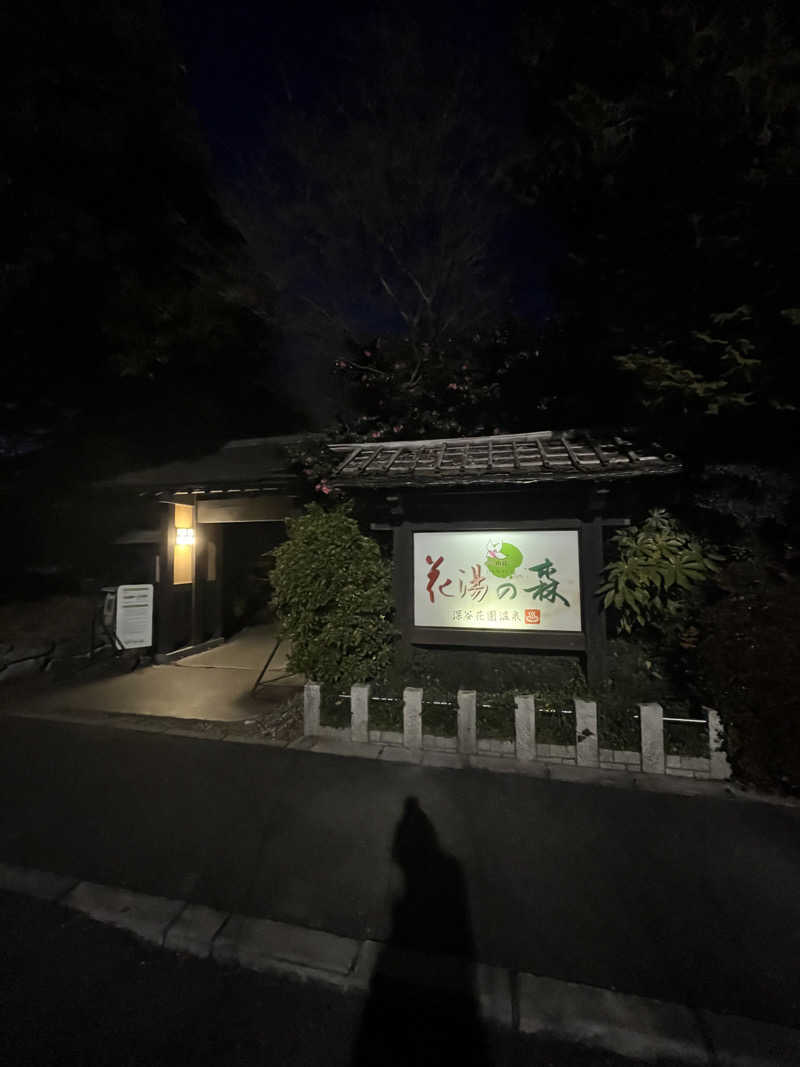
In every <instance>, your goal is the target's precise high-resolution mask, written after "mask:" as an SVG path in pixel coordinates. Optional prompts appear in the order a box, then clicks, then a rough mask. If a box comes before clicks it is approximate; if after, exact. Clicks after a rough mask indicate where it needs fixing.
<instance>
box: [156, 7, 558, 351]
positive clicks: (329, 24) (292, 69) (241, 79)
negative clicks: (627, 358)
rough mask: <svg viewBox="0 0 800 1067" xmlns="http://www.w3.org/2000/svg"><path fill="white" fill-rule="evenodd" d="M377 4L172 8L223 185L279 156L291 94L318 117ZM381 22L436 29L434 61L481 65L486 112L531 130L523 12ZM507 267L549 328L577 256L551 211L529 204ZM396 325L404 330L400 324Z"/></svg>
mask: <svg viewBox="0 0 800 1067" xmlns="http://www.w3.org/2000/svg"><path fill="white" fill-rule="evenodd" d="M374 10H375V9H374V5H362V10H361V12H360V13H359V11H358V5H353V6H350V5H348V8H347V13H346V14H343V13H342V11H341V9H338V8H337V6H336V5H319V6H314V5H307V4H304V5H274V6H273V5H271V4H266V3H258V2H257V0H250V2H249V3H248V2H234V3H229V4H225V5H224V6H223V5H199V4H194V3H191V2H190V0H165V14H166V19H167V23H168V26H169V29H170V33H171V36H172V41H173V43H174V47H175V50H176V52H177V53H178V55H179V56H180V57H181V59H182V60H183V64H184V66H185V68H186V79H187V86H188V96H189V99H190V101H191V103H192V105H193V107H194V108H195V110H196V112H197V115H198V118H199V121H200V124H201V127H202V130H203V133H204V135H205V137H206V140H207V143H208V145H209V148H210V149H211V153H212V156H213V164H214V171H215V175H216V178H217V181H218V182H219V183H220V185H221V186H223V187H224V186H226V185H228V184H230V183H231V182H235V181H237V180H239V179H241V178H242V177H243V174H244V175H245V180H246V171H247V163H248V161H249V160H251V159H252V158H253V157H254V156H258V155H259V154H261V153H265V152H266V153H268V152H269V148H270V128H269V122H268V117H267V114H268V110H269V107H270V105H271V104H273V103H274V102H275V101H276V100H282V99H285V97H286V94H287V92H289V93H291V95H292V96H293V97H294V98H296V99H298V100H300V101H301V102H303V103H304V104H305V105H306V106H308V107H309V108H311V109H312V110H313V108H314V107H315V106H316V105H318V104H319V103H320V101H322V100H324V95H325V92H326V90H327V89H328V88H329V86H330V85H331V83H332V82H334V81H335V80H336V79H337V77H339V76H340V75H341V72H342V68H343V63H342V56H341V53H340V52H339V45H338V43H337V42H338V39H339V35H340V34H341V32H342V31H343V30H344V31H345V32H349V33H352V34H353V35H354V36H356V37H357V35H358V33H359V31H360V28H361V27H365V26H366V24H367V19H368V14H367V13H369V12H370V11H374ZM381 12H382V13H385V14H386V16H387V17H390V18H391V17H393V18H395V19H396V20H397V25H400V26H402V25H404V24H408V23H411V24H414V25H417V26H420V27H424V36H425V39H426V40H427V41H428V42H431V43H432V48H433V56H434V60H433V61H434V63H435V62H436V60H435V56H436V50H437V49H438V48H441V62H442V63H448V62H453V61H454V60H457V58H458V57H460V56H465V57H469V58H470V59H471V60H472V61H475V60H477V61H478V62H479V63H480V64H481V69H482V72H483V73H482V78H483V94H482V95H483V104H484V109H485V111H484V113H485V115H486V117H487V119H488V120H489V121H490V122H493V123H496V124H498V125H500V126H503V125H505V126H506V127H507V129H508V131H509V138H511V137H513V136H514V132H513V131H515V130H517V129H519V126H520V125H521V124H523V123H524V121H525V113H526V108H527V98H526V88H525V83H524V79H523V78H522V77H521V76H520V72H519V71H515V70H514V68H513V64H512V63H511V62H510V61H509V59H510V57H512V56H513V54H514V47H515V41H514V35H515V32H516V30H517V27H518V21H517V20H518V16H519V5H518V4H505V5H504V4H483V3H477V4H437V5H434V6H433V7H431V6H430V5H422V4H418V5H416V6H415V5H413V4H410V5H409V4H402V5H397V4H388V5H381ZM495 251H496V255H497V260H498V264H500V263H501V262H502V263H503V264H505V265H506V267H509V266H510V267H511V270H512V273H513V276H514V282H513V283H512V288H511V299H512V306H511V307H510V308H509V310H511V311H513V312H515V313H517V314H520V315H525V316H528V315H530V316H533V317H534V318H536V319H540V318H541V317H542V316H544V315H546V314H548V313H549V312H551V311H552V307H553V304H552V300H551V296H550V293H549V291H548V288H549V287H548V281H547V279H548V273H549V270H550V268H551V266H552V265H553V264H554V263H557V262H560V261H561V260H562V259H563V257H564V255H565V248H564V243H563V241H562V239H561V236H560V234H559V233H558V231H557V229H556V227H554V226H553V225H552V223H551V222H550V220H549V219H548V218H547V216H546V215H544V214H543V213H542V212H541V211H538V210H536V209H533V208H523V207H522V206H521V205H517V206H516V208H515V211H514V214H513V217H512V218H511V219H510V220H509V221H508V223H507V224H506V225H504V226H503V227H502V229H501V230H500V231H499V232H498V234H497V243H496V250H495ZM357 310H358V313H359V314H360V315H361V316H362V317H363V321H364V324H365V327H366V328H367V329H376V330H380V329H381V328H386V326H387V323H386V322H385V321H383V320H380V319H379V320H376V319H375V310H374V308H370V307H369V306H364V307H363V308H361V309H357ZM388 325H392V324H391V323H390V324H388Z"/></svg>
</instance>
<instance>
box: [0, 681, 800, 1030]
mask: <svg viewBox="0 0 800 1067" xmlns="http://www.w3.org/2000/svg"><path fill="white" fill-rule="evenodd" d="M175 669H176V670H177V669H178V668H175ZM409 797H416V798H417V800H418V804H419V808H420V810H421V811H422V812H423V813H424V815H425V818H426V820H428V821H429V823H430V826H431V830H432V833H433V834H434V835H435V841H436V842H437V846H436V855H437V856H440V855H443V856H444V857H445V860H443V861H442V862H441V863H439V864H438V865H437V866H436V867H432V866H431V865H430V864H429V863H428V862H427V860H426V851H425V848H421V847H418V842H417V843H414V842H413V841H412V843H411V846H410V851H409V850H408V849H406V851H405V852H403V849H402V845H401V846H400V849H401V850H400V851H398V829H399V827H400V826H401V824H402V819H403V813H404V811H405V810H407V801H408V798H409ZM799 831H800V811H798V810H797V809H795V808H789V807H786V808H782V807H774V806H768V805H763V804H754V803H748V802H746V801H741V800H737V799H734V798H732V797H728V798H726V799H721V798H712V797H705V796H704V797H691V798H690V797H683V796H674V795H669V794H662V793H649V792H648V793H645V792H642V793H637V791H636V790H634V789H628V790H625V791H623V790H617V789H604V788H602V787H598V786H589V785H579V784H576V783H571V782H563V781H555V780H544V779H540V778H535V777H531V778H529V777H521V776H516V775H497V774H488V773H485V772H481V771H478V770H471V769H467V770H460V771H449V770H446V769H438V768H434V767H425V766H416V765H413V766H412V765H403V764H393V763H385V762H383V761H379V760H357V759H343V758H341V757H338V756H334V755H324V754H321V753H315V752H314V753H312V752H305V751H302V750H301V749H281V748H274V747H263V746H252V745H231V744H218V743H215V742H212V741H200V740H192V739H188V738H184V737H174V736H168V735H158V734H150V733H148V734H145V733H138V732H132V731H118V730H111V729H108V728H101V727H92V726H80V725H74V724H62V723H51V722H44V721H36V720H31V719H18V718H12V717H7V718H4V719H2V720H0V860H2V861H4V862H6V863H11V864H16V865H20V866H24V867H34V868H39V869H42V870H47V871H53V872H56V873H62V874H67V875H70V876H72V877H75V878H80V879H82V880H86V881H91V882H95V883H101V884H106V885H111V886H121V887H127V888H130V889H133V890H137V891H139V892H143V893H149V894H152V895H155V896H161V897H168V898H171V899H174V900H185V901H189V902H190V903H192V904H203V905H208V906H209V907H212V908H215V909H217V910H219V911H221V912H225V913H236V914H239V915H246V916H254V917H267V918H270V919H273V920H276V921H279V922H285V923H292V924H297V925H300V926H304V927H311V928H315V929H319V930H325V931H329V932H331V933H333V934H336V935H339V936H341V937H346V938H352V939H355V940H358V941H367V940H369V941H379V942H386V941H391V940H395V943H396V936H395V935H396V931H397V928H398V915H397V911H396V907H395V904H396V901H397V899H398V897H399V896H400V894H401V892H402V888H403V884H404V883H403V876H402V874H401V870H400V867H401V866H403V864H402V863H401V859H402V858H403V856H404V857H405V859H404V861H403V862H404V863H405V864H406V866H407V865H408V862H409V857H410V862H411V863H412V864H414V863H415V862H416V861H415V857H417V860H418V861H419V862H416V866H417V868H418V874H419V875H420V877H419V878H418V879H417V884H418V885H419V886H420V894H421V895H420V897H419V899H418V902H417V907H416V908H415V910H414V915H415V916H416V918H415V921H414V922H413V923H411V924H410V925H409V924H408V923H406V924H405V926H404V931H405V932H404V934H403V944H404V946H405V947H408V948H412V949H424V950H425V951H428V952H440V953H441V952H447V951H449V945H450V941H449V940H448V939H450V938H452V937H453V936H457V937H462V938H465V939H466V940H463V941H462V942H461V943H464V944H467V943H468V944H469V946H470V947H469V951H470V954H472V955H473V956H474V958H475V959H477V960H480V961H482V962H483V963H485V964H488V965H493V966H498V967H502V968H507V969H508V970H510V971H514V972H528V973H530V974H535V975H542V976H548V977H551V978H556V979H560V980H563V981H569V982H573V983H581V984H585V985H590V986H596V987H600V988H603V989H609V990H614V991H617V992H622V993H628V994H636V995H639V996H644V997H649V998H655V999H659V1000H664V1001H671V1002H674V1003H678V1004H688V1005H691V1006H692V1007H695V1008H702V1009H705V1010H709V1011H712V1012H715V1013H720V1014H724V1015H737V1016H744V1017H749V1018H752V1019H760V1020H764V1021H768V1022H773V1023H777V1024H780V1025H783V1026H789V1027H798V1026H800V969H798V968H797V960H798V958H800V892H798V888H799V887H800V832H799ZM406 844H408V842H406ZM426 872H427V874H426ZM437 872H438V873H437ZM448 887H449V888H448ZM454 887H455V888H454ZM456 889H457V891H458V892H457V898H456V897H453V892H455V890H456ZM448 901H451V902H453V903H454V904H456V903H458V908H457V909H456V911H457V914H459V915H462V916H464V920H463V922H461V925H460V927H459V930H460V932H457V933H456V934H454V933H453V927H452V923H450V924H448V923H442V922H440V921H439V918H440V917H441V915H442V914H449V912H448V911H447V903H448ZM459 902H460V903H459ZM402 925H403V924H401V926H402ZM465 931H466V933H465Z"/></svg>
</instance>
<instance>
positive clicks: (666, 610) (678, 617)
mask: <svg viewBox="0 0 800 1067" xmlns="http://www.w3.org/2000/svg"><path fill="white" fill-rule="evenodd" d="M612 541H613V542H615V543H616V545H617V548H618V552H619V556H618V558H617V559H616V560H613V561H612V562H611V563H609V564H607V566H606V567H605V573H606V575H607V576H608V580H607V581H605V582H603V584H602V585H601V586H600V587H599V588H598V589H597V591H596V592H597V595H602V596H603V607H604V608H608V607H609V605H613V606H614V607H615V608H616V609H617V611H618V612H619V629H620V631H622V632H623V633H626V634H630V633H631V632H632V631H633V630H634V629H635V628H636V627H637V626H638V627H645V626H649V627H651V628H652V629H655V630H657V631H660V632H662V633H664V634H673V633H675V632H683V634H684V639H685V640H686V641H691V640H693V637H692V636H691V635H690V633H689V631H688V630H687V628H686V615H687V608H688V607H689V602H690V597H691V594H692V592H693V591H695V590H696V589H697V588H698V587H699V586H701V585H702V584H703V583H705V582H707V581H708V580H709V579H710V578H711V577H712V576H713V575H714V574H715V573H716V571H717V570H718V567H717V563H718V562H719V561H720V560H721V559H722V557H721V556H720V555H719V554H718V553H716V552H714V551H713V550H712V549H711V548H710V547H709V546H708V545H705V544H704V543H703V542H702V541H700V540H699V539H698V538H696V537H694V536H693V535H692V534H691V533H689V532H688V531H687V530H685V529H684V528H683V527H682V526H681V525H680V524H679V523H678V522H677V521H676V520H675V519H674V518H672V517H671V516H670V515H668V514H667V512H665V511H662V510H659V509H654V510H653V511H651V512H650V514H649V515H648V517H647V519H646V520H645V522H644V523H642V525H641V526H631V527H626V528H623V529H622V530H621V531H620V532H619V533H617V534H616V535H615V536H614V537H613V538H612Z"/></svg>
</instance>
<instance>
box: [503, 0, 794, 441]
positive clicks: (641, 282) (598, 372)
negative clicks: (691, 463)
mask: <svg viewBox="0 0 800 1067" xmlns="http://www.w3.org/2000/svg"><path fill="white" fill-rule="evenodd" d="M790 13H791V5H789V4H788V3H786V2H784V0H773V2H770V3H766V4H764V5H755V4H751V3H743V2H737V3H720V2H718V0H717V2H712V3H704V2H701V0H680V2H678V3H656V4H647V5H642V4H637V3H634V2H632V0H630V2H629V0H621V2H611V0H603V2H598V3H596V4H593V5H591V6H589V7H588V8H587V7H586V6H585V5H583V4H580V5H576V4H570V3H567V4H566V5H565V4H558V5H550V6H549V8H548V7H545V8H544V9H542V8H537V11H536V14H535V16H534V15H533V14H531V16H530V17H529V18H528V19H527V20H526V21H525V23H524V32H523V33H522V34H521V37H520V49H519V51H520V56H521V59H522V62H523V63H524V65H525V67H526V69H527V71H528V76H529V79H530V114H529V129H530V138H529V141H528V144H527V146H526V147H525V148H524V149H523V150H522V151H520V152H519V153H518V154H517V155H516V157H515V158H514V159H513V160H512V161H510V162H509V164H508V165H507V167H506V175H507V178H508V180H509V182H510V183H511V185H512V186H513V188H514V189H515V190H516V192H517V194H518V195H519V196H521V197H522V198H523V199H525V200H526V201H533V202H536V203H537V204H540V205H542V206H546V209H547V210H548V212H550V213H551V215H552V216H553V217H554V218H555V219H557V220H558V223H559V225H560V226H561V227H562V229H563V232H564V233H565V235H566V239H567V241H568V245H569V259H568V262H567V264H566V265H565V267H564V269H563V270H561V271H560V273H559V275H558V276H557V278H556V279H555V280H556V284H557V287H558V290H559V293H560V316H559V320H558V324H557V327H556V332H557V335H558V336H559V337H560V338H561V341H560V343H561V344H562V345H563V346H564V349H565V351H566V352H567V353H568V355H569V359H570V361H571V363H572V365H573V367H574V369H575V371H576V372H579V373H581V374H584V375H585V378H586V383H587V387H588V388H587V391H588V392H589V393H591V394H592V396H593V403H594V405H595V410H597V409H598V407H601V406H602V407H604V408H605V410H606V411H608V413H609V415H611V416H612V417H613V418H633V419H637V420H641V419H642V418H646V419H647V420H648V422H650V424H651V425H653V426H658V427H659V430H660V432H661V433H662V435H671V436H672V438H673V440H674V441H675V442H676V443H677V444H679V445H680V444H681V443H686V442H687V441H691V442H692V443H693V445H694V446H695V447H698V448H700V447H701V442H702V440H703V439H704V438H705V439H706V445H709V443H710V441H711V440H714V441H716V442H717V443H719V442H721V441H722V440H723V439H724V438H727V440H728V442H729V443H738V442H741V441H742V440H744V438H745V436H746V433H747V431H750V436H751V437H752V436H755V435H754V434H753V433H752V431H753V429H754V427H759V429H760V432H761V434H762V436H763V435H764V434H765V433H766V432H767V431H768V430H769V431H770V432H769V434H768V436H769V437H770V439H771V440H772V441H774V440H775V439H776V438H775V432H780V431H781V430H783V431H784V434H785V433H786V431H788V429H789V426H790V420H791V419H792V415H791V410H792V408H791V405H794V404H796V403H797V393H796V391H795V387H794V382H793V378H794V375H793V366H792V364H793V363H794V359H793V355H794V351H795V349H796V346H797V341H798V333H797V329H796V327H797V325H798V322H800V312H798V305H800V294H798V291H797V284H796V279H797V250H798V247H800V244H799V243H798V237H800V233H798V213H797V210H796V204H795V200H796V194H797V179H798V168H799V167H800V147H798V146H799V144H800V142H799V141H798V132H800V109H799V105H800V49H799V48H798V41H797V35H796V32H795V27H794V23H793V22H792V21H791V20H790ZM643 409H644V410H643ZM787 413H788V414H787ZM653 418H655V419H656V422H653V421H652V420H653ZM773 431H774V432H773ZM751 443H752V442H751Z"/></svg>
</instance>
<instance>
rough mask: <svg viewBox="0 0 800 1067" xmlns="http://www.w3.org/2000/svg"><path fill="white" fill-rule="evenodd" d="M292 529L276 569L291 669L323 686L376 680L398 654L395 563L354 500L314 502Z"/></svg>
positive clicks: (278, 554) (277, 598)
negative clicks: (359, 516) (356, 513)
mask: <svg viewBox="0 0 800 1067" xmlns="http://www.w3.org/2000/svg"><path fill="white" fill-rule="evenodd" d="M287 530H288V535H289V536H288V540H287V541H285V542H284V544H282V545H280V546H279V547H278V548H277V549H275V567H274V569H273V571H272V573H271V576H270V577H271V580H272V586H273V589H274V597H273V601H272V603H273V606H274V607H275V610H276V611H277V613H278V617H279V619H280V621H281V632H282V633H283V634H284V635H285V636H286V637H288V638H289V639H290V640H291V642H292V652H291V655H290V658H289V669H290V670H291V671H296V672H297V673H300V674H305V675H307V676H308V677H310V678H313V679H314V681H316V682H320V683H321V684H322V685H324V686H344V687H346V688H348V689H349V687H350V686H351V685H352V684H353V683H356V682H367V681H370V680H371V679H373V678H375V677H376V675H378V674H380V673H382V671H383V670H384V669H385V667H386V665H387V664H388V662H389V660H390V659H391V655H392V645H393V639H394V629H393V627H392V625H391V623H390V621H389V617H390V614H391V611H392V602H391V577H390V567H389V564H388V563H386V562H385V561H384V560H383V559H382V558H381V554H380V549H379V548H378V546H377V544H376V543H375V542H374V541H373V540H372V539H371V538H369V537H365V536H364V535H363V534H362V533H361V531H360V530H359V528H358V524H357V523H356V521H355V519H353V518H352V515H351V514H350V508H349V505H343V506H341V507H336V508H334V509H332V510H325V509H324V508H322V507H321V506H320V505H319V504H309V505H308V507H307V508H306V510H305V513H304V514H303V515H302V516H300V517H299V518H296V519H289V520H287Z"/></svg>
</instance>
